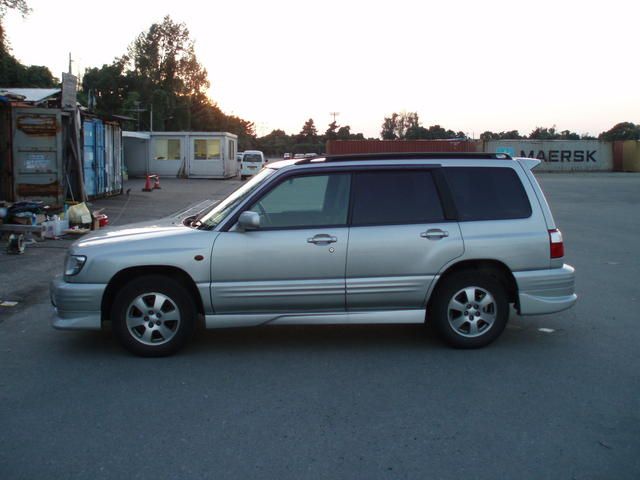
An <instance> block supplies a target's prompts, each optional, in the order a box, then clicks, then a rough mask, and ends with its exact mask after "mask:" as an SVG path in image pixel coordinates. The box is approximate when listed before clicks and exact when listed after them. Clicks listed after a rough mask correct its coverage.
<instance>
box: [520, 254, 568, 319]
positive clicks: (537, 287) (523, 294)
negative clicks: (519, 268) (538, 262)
mask: <svg viewBox="0 0 640 480" xmlns="http://www.w3.org/2000/svg"><path fill="white" fill-rule="evenodd" d="M513 276H514V277H515V279H516V282H517V284H518V300H519V305H520V315H543V314H545V313H555V312H561V311H562V310H566V309H567V308H571V307H572V306H573V305H574V304H575V303H576V301H577V299H578V296H577V295H576V293H575V269H574V268H573V267H572V266H571V265H563V266H562V268H552V269H548V270H532V271H528V272H514V274H513Z"/></svg>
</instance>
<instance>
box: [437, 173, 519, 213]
mask: <svg viewBox="0 0 640 480" xmlns="http://www.w3.org/2000/svg"><path fill="white" fill-rule="evenodd" d="M444 171H445V172H446V177H447V182H448V183H449V187H450V188H451V192H452V193H453V197H454V200H455V203H456V207H457V209H458V216H459V218H460V221H463V222H464V221H474V220H508V219H515V218H528V217H530V216H531V204H530V203H529V198H528V197H527V193H526V192H525V190H524V187H523V186H522V183H521V182H520V178H519V177H518V174H517V173H516V172H514V171H513V169H511V168H504V167H449V168H445V169H444Z"/></svg>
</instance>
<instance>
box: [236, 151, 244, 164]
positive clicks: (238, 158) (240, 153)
mask: <svg viewBox="0 0 640 480" xmlns="http://www.w3.org/2000/svg"><path fill="white" fill-rule="evenodd" d="M243 153H244V152H238V153H236V160H237V161H238V162H241V161H242V154H243Z"/></svg>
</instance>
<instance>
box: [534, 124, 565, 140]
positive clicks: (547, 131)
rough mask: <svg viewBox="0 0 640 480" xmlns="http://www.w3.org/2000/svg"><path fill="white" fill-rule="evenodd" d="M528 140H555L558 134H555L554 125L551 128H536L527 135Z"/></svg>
mask: <svg viewBox="0 0 640 480" xmlns="http://www.w3.org/2000/svg"><path fill="white" fill-rule="evenodd" d="M529 138H530V139H532V140H556V139H557V138H558V133H557V132H556V127H555V125H554V126H553V127H551V128H547V127H536V128H535V130H533V131H532V132H531V133H530V134H529Z"/></svg>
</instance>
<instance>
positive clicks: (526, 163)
mask: <svg viewBox="0 0 640 480" xmlns="http://www.w3.org/2000/svg"><path fill="white" fill-rule="evenodd" d="M513 159H514V160H517V161H518V163H520V165H522V166H523V167H524V168H526V169H527V170H533V169H534V168H536V167H537V166H538V165H540V164H541V163H542V162H541V161H540V160H538V159H537V158H527V157H514V158H513Z"/></svg>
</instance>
